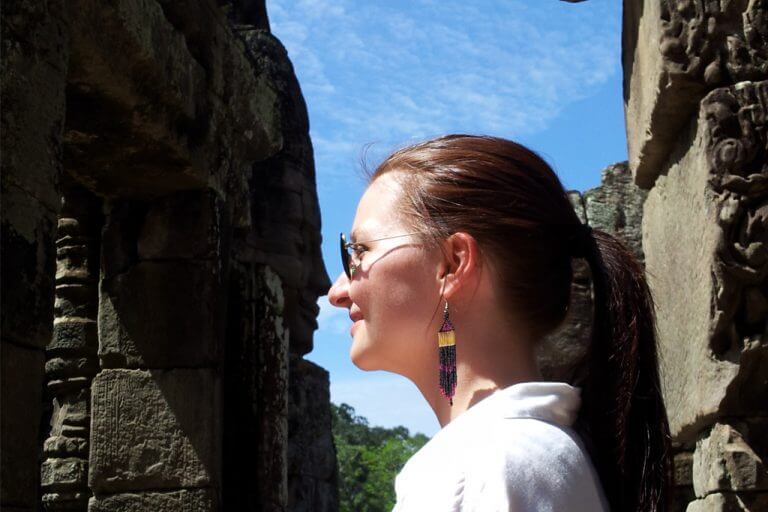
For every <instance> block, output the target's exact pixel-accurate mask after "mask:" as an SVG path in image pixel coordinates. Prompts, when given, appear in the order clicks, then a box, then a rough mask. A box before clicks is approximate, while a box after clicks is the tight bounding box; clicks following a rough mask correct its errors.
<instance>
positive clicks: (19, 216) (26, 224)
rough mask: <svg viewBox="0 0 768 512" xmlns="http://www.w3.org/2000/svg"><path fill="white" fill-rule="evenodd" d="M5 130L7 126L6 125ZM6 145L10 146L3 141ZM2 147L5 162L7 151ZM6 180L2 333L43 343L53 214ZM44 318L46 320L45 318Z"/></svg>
mask: <svg viewBox="0 0 768 512" xmlns="http://www.w3.org/2000/svg"><path fill="white" fill-rule="evenodd" d="M3 128H4V129H5V127H3ZM3 148H8V146H5V145H4V146H3ZM8 153H9V151H8V150H7V149H4V150H3V155H4V156H3V165H4V166H5V160H6V157H5V155H6V154H8ZM10 171H11V170H10V169H8V170H6V169H5V167H4V168H3V170H2V176H3V184H2V190H0V195H2V199H3V200H2V202H0V218H1V219H2V220H1V221H0V241H2V254H3V264H2V266H0V281H2V283H3V294H2V305H3V315H2V320H1V321H0V322H1V323H2V326H1V327H0V330H2V333H3V337H4V338H6V339H9V340H12V341H13V342H14V343H16V344H17V345H25V346H28V347H30V348H38V349H40V348H43V347H45V345H46V344H47V343H48V342H49V341H50V339H51V325H52V324H53V288H54V273H55V271H56V252H55V249H54V238H53V237H54V234H55V232H56V220H55V215H54V214H52V213H51V212H50V211H49V210H47V209H46V208H45V207H44V206H43V204H42V203H41V202H40V201H38V200H37V199H35V198H34V197H31V196H30V195H28V194H27V192H24V191H22V190H21V189H19V188H18V187H16V186H13V185H11V186H8V187H6V183H5V176H6V175H7V174H9V173H10ZM46 319H47V320H48V321H46Z"/></svg>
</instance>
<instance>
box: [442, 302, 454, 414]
mask: <svg viewBox="0 0 768 512" xmlns="http://www.w3.org/2000/svg"><path fill="white" fill-rule="evenodd" d="M437 344H438V349H437V350H438V352H439V357H440V392H441V393H442V394H443V396H445V397H446V398H448V403H449V404H450V405H453V395H454V393H455V391H456V335H455V330H454V328H453V324H452V323H451V321H450V320H449V319H448V301H447V300H446V301H445V310H444V311H443V325H442V327H440V330H439V331H438V332H437Z"/></svg>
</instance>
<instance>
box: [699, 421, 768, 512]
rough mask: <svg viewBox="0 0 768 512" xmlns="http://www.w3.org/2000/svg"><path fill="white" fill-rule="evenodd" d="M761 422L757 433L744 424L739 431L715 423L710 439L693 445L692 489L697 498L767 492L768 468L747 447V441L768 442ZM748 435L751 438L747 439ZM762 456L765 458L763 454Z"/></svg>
mask: <svg viewBox="0 0 768 512" xmlns="http://www.w3.org/2000/svg"><path fill="white" fill-rule="evenodd" d="M766 426H768V423H766V422H763V424H762V425H760V427H761V428H760V429H759V430H758V429H753V430H752V432H750V429H749V428H748V427H747V424H746V423H743V424H740V425H739V429H738V430H737V428H735V427H734V426H732V425H728V424H723V423H715V425H714V427H712V430H711V431H710V433H709V435H708V436H707V437H705V438H704V439H702V440H700V441H698V442H697V443H696V451H695V452H694V454H693V488H694V491H695V492H696V496H698V497H700V498H702V497H704V496H706V495H708V494H712V493H715V492H722V491H768V467H766V465H765V464H763V461H762V457H761V454H759V452H758V453H756V451H755V449H754V448H752V447H751V446H750V445H749V441H750V437H752V436H754V437H755V438H759V437H762V438H763V442H765V439H766V438H768V431H766V430H765V427H766ZM750 434H751V436H750ZM763 455H765V454H763Z"/></svg>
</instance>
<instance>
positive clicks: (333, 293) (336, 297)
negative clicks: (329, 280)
mask: <svg viewBox="0 0 768 512" xmlns="http://www.w3.org/2000/svg"><path fill="white" fill-rule="evenodd" d="M328 302H330V303H331V304H332V305H334V306H336V307H337V308H349V307H351V306H352V299H350V298H349V279H347V274H345V273H344V272H342V273H341V274H339V277H337V278H336V282H334V283H333V286H331V289H330V290H328Z"/></svg>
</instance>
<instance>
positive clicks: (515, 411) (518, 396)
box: [438, 381, 581, 433]
mask: <svg viewBox="0 0 768 512" xmlns="http://www.w3.org/2000/svg"><path fill="white" fill-rule="evenodd" d="M580 406H581V389H580V388H578V387H574V386H571V385H570V384H567V383H565V382H545V381H536V382H519V383H517V384H512V385H511V386H507V387H506V388H502V389H497V390H495V391H494V392H493V393H491V394H490V395H488V396H486V397H485V398H483V399H482V400H480V401H479V402H477V403H475V404H474V405H472V406H471V407H469V409H467V410H466V411H464V412H463V413H462V414H460V415H459V416H457V417H456V418H454V419H453V420H452V421H451V422H450V423H448V424H447V425H446V426H445V427H443V428H442V429H441V430H440V431H439V432H438V433H440V432H442V431H444V430H446V429H447V428H449V427H451V425H454V424H455V423H457V422H459V423H463V422H465V421H467V420H469V419H471V418H478V417H484V418H489V417H493V418H535V419H539V420H543V421H548V422H550V423H554V424H556V425H560V426H564V427H570V426H571V425H573V423H574V422H575V421H576V416H577V415H578V412H579V407H580Z"/></svg>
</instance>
